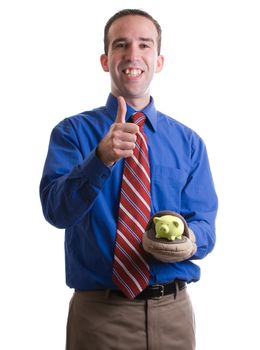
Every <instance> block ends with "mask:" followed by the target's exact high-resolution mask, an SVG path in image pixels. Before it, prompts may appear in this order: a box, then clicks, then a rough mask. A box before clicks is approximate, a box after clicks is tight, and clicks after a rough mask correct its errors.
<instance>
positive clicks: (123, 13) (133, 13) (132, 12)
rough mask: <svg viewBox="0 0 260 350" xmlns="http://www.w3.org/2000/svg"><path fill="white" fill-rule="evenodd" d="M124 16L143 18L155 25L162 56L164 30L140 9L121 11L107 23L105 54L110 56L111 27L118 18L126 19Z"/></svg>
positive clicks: (159, 50)
mask: <svg viewBox="0 0 260 350" xmlns="http://www.w3.org/2000/svg"><path fill="white" fill-rule="evenodd" d="M124 16H143V17H146V18H148V19H149V20H150V21H152V22H153V24H154V25H155V27H156V30H157V33H158V40H157V47H158V55H160V52H161V40H162V29H161V26H160V24H159V23H158V22H157V21H156V20H155V19H154V18H153V17H152V16H151V15H150V14H149V13H147V12H145V11H143V10H138V9H125V10H121V11H119V12H117V13H115V14H114V15H113V16H112V17H111V18H110V19H109V20H108V21H107V23H106V25H105V29H104V51H105V54H106V55H107V54H108V45H109V43H108V31H109V29H110V27H111V25H112V24H113V23H114V21H115V20H117V19H118V18H121V17H124Z"/></svg>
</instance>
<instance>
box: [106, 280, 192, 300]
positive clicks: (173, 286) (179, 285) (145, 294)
mask: <svg viewBox="0 0 260 350" xmlns="http://www.w3.org/2000/svg"><path fill="white" fill-rule="evenodd" d="M184 288H186V282H184V281H180V280H175V281H173V282H171V283H168V284H154V285H153V286H149V287H147V288H145V289H144V290H143V291H142V292H141V293H140V294H138V295H137V297H135V299H141V300H143V299H153V298H161V297H163V296H164V295H170V294H176V293H177V292H178V290H182V289H184ZM109 292H110V294H114V295H118V296H121V297H125V298H126V296H125V295H124V294H123V293H122V292H121V291H120V290H110V291H109Z"/></svg>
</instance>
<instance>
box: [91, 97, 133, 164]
mask: <svg viewBox="0 0 260 350" xmlns="http://www.w3.org/2000/svg"><path fill="white" fill-rule="evenodd" d="M117 101H118V109H117V115H116V119H115V123H114V124H112V125H111V127H110V129H109V131H108V133H107V134H106V136H105V137H104V138H103V139H102V140H101V142H100V143H99V145H98V147H97V156H98V157H99V158H100V159H101V161H102V162H103V163H104V164H106V165H107V166H112V165H113V164H114V163H115V162H116V161H117V160H119V159H121V158H128V157H131V156H132V155H133V150H134V148H135V142H136V134H137V133H138V131H139V127H138V125H136V124H133V123H126V122H125V116H126V110H127V108H126V103H125V100H124V98H123V97H122V96H119V97H118V98H117Z"/></svg>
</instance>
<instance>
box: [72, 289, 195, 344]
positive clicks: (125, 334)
mask: <svg viewBox="0 0 260 350" xmlns="http://www.w3.org/2000/svg"><path fill="white" fill-rule="evenodd" d="M128 349H129V350H170V349H171V350H194V349H195V322H194V314H193V309H192V305H191V302H190V298H189V296H188V293H187V289H186V288H185V289H183V290H181V291H178V293H177V295H176V297H174V295H168V296H164V297H162V298H161V299H149V300H134V301H130V300H128V299H126V298H124V297H120V296H116V295H114V294H108V293H106V292H103V291H95V292H75V293H74V295H73V297H72V299H71V302H70V308H69V315H68V323H67V343H66V350H128Z"/></svg>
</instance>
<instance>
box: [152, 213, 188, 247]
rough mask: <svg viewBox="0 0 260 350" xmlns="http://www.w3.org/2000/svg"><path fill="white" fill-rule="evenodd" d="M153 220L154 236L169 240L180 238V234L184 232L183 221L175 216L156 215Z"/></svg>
mask: <svg viewBox="0 0 260 350" xmlns="http://www.w3.org/2000/svg"><path fill="white" fill-rule="evenodd" d="M153 222H154V224H155V232H156V235H155V237H156V238H166V239H168V240H169V241H174V240H175V239H182V234H183V232H184V223H183V221H182V220H181V219H180V218H178V217H177V216H174V215H163V216H160V217H157V216H156V217H154V218H153Z"/></svg>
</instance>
